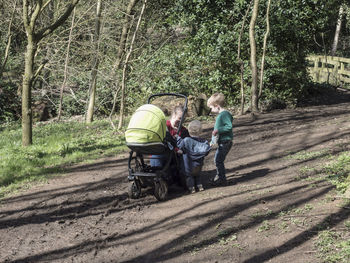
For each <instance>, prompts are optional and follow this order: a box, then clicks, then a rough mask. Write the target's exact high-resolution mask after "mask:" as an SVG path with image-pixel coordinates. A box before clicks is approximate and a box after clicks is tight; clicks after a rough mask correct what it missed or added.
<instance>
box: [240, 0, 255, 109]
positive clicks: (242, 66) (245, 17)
mask: <svg viewBox="0 0 350 263" xmlns="http://www.w3.org/2000/svg"><path fill="white" fill-rule="evenodd" d="M251 5H252V1H250V3H249V6H248V8H247V10H246V12H245V15H244V17H243V21H242V26H241V31H240V32H239V36H238V54H237V59H238V63H239V65H240V70H241V73H240V76H241V115H243V113H244V104H245V96H244V79H243V75H244V64H243V60H242V59H241V40H242V34H243V30H244V25H245V21H246V20H247V16H248V13H249V10H250V7H251Z"/></svg>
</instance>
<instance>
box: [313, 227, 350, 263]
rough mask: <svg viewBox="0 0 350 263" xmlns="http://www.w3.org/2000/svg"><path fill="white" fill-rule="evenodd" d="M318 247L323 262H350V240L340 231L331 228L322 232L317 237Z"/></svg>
mask: <svg viewBox="0 0 350 263" xmlns="http://www.w3.org/2000/svg"><path fill="white" fill-rule="evenodd" d="M316 247H317V248H318V251H319V253H320V259H321V260H322V262H327V263H347V262H350V240H349V239H347V238H346V237H343V236H341V234H339V233H336V232H334V231H330V230H324V231H322V232H320V234H319V235H318V237H317V241H316Z"/></svg>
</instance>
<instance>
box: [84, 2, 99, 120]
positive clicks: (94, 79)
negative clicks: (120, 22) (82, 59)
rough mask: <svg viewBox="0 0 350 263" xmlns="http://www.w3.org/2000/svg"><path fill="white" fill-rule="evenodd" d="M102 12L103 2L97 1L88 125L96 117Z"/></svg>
mask: <svg viewBox="0 0 350 263" xmlns="http://www.w3.org/2000/svg"><path fill="white" fill-rule="evenodd" d="M101 11H102V2H101V0H97V7H96V21H95V34H94V51H95V56H94V59H93V63H92V71H91V82H90V89H89V95H90V98H89V105H88V109H87V116H86V122H87V123H91V122H92V120H93V116H94V107H95V98H96V82H97V71H98V64H99V38H100V29H101Z"/></svg>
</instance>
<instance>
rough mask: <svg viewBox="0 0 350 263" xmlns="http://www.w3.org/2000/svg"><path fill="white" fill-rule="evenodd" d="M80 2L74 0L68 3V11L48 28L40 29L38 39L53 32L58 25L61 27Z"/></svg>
mask: <svg viewBox="0 0 350 263" xmlns="http://www.w3.org/2000/svg"><path fill="white" fill-rule="evenodd" d="M78 3H79V0H72V1H71V3H70V4H69V5H68V7H67V9H66V11H65V12H64V14H63V15H61V17H60V18H58V19H57V20H56V21H55V22H54V23H53V24H51V25H49V26H48V27H46V28H43V29H42V30H40V31H39V32H38V33H37V34H36V37H37V39H39V40H40V39H42V38H44V37H46V36H47V35H49V34H50V33H52V32H53V31H54V30H55V29H56V28H57V27H59V26H60V25H62V24H63V23H64V21H66V19H67V18H68V17H69V16H70V14H71V13H72V11H73V9H74V7H75V6H76V5H77V4H78Z"/></svg>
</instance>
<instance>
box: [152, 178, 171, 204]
mask: <svg viewBox="0 0 350 263" xmlns="http://www.w3.org/2000/svg"><path fill="white" fill-rule="evenodd" d="M154 196H155V197H156V198H157V200H158V201H164V200H165V199H166V198H167V196H168V184H167V183H166V182H165V181H164V180H163V179H162V178H159V180H158V181H156V182H155V183H154Z"/></svg>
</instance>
